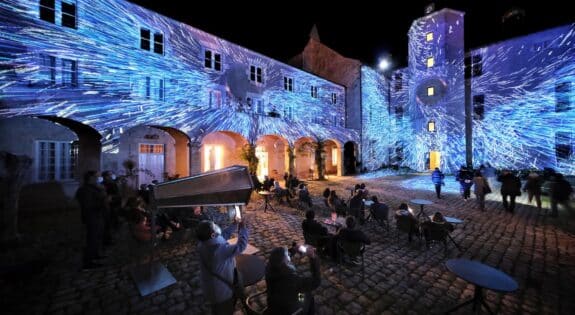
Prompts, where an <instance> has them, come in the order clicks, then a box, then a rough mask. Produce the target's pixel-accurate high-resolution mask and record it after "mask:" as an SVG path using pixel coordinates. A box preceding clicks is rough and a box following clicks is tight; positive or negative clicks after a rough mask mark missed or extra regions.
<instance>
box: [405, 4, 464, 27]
mask: <svg viewBox="0 0 575 315" xmlns="http://www.w3.org/2000/svg"><path fill="white" fill-rule="evenodd" d="M446 12H451V13H455V14H459V15H460V16H464V15H465V12H463V11H457V10H455V9H450V8H443V9H441V10H439V11H433V12H431V13H429V14H427V15H424V16H422V17H419V18H417V19H415V20H413V22H411V25H410V26H409V30H408V31H407V33H409V31H410V30H411V28H412V27H413V24H415V22H417V21H419V20H421V19H423V18H426V17H432V16H434V15H437V14H440V13H446Z"/></svg>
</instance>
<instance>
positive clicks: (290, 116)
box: [284, 105, 293, 119]
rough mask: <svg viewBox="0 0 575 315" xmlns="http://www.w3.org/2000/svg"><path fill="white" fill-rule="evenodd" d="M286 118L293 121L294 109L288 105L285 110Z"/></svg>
mask: <svg viewBox="0 0 575 315" xmlns="http://www.w3.org/2000/svg"><path fill="white" fill-rule="evenodd" d="M284 117H285V118H287V119H293V107H292V106H291V105H286V107H285V109H284Z"/></svg>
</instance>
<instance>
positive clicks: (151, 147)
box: [138, 143, 164, 187]
mask: <svg viewBox="0 0 575 315" xmlns="http://www.w3.org/2000/svg"><path fill="white" fill-rule="evenodd" d="M138 168H139V169H140V170H142V171H141V172H139V173H138V187H139V186H141V185H142V184H146V185H148V184H151V183H152V181H153V180H157V181H159V182H162V181H163V180H164V145H163V144H148V143H140V150H139V154H138Z"/></svg>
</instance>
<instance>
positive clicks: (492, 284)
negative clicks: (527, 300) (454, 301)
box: [445, 258, 518, 314]
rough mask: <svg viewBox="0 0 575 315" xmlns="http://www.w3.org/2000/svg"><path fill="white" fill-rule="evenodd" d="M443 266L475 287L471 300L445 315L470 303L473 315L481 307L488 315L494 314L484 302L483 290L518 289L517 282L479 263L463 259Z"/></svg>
mask: <svg viewBox="0 0 575 315" xmlns="http://www.w3.org/2000/svg"><path fill="white" fill-rule="evenodd" d="M445 266H447V269H449V271H451V272H453V273H454V274H456V275H457V276H458V277H459V278H461V279H463V280H465V281H467V282H469V283H471V284H473V285H474V286H475V292H474V294H473V298H471V299H469V300H468V301H465V302H463V303H461V304H459V305H457V306H455V307H453V308H451V309H450V310H448V311H446V312H445V313H446V314H448V313H451V312H453V311H455V310H457V309H459V308H461V307H463V306H465V305H467V304H470V303H473V312H474V313H479V312H480V311H481V307H482V306H483V307H485V309H486V310H487V311H488V312H489V314H495V313H493V311H491V309H490V308H489V305H487V303H486V302H485V299H484V297H483V289H484V288H485V289H489V290H494V291H499V292H513V291H515V290H517V287H518V285H517V282H516V281H515V280H514V279H513V278H511V277H510V276H509V275H507V274H506V273H504V272H503V271H501V270H498V269H495V268H493V267H491V266H488V265H485V264H483V263H481V262H479V261H475V260H469V259H464V258H459V259H450V260H448V261H447V262H446V263H445Z"/></svg>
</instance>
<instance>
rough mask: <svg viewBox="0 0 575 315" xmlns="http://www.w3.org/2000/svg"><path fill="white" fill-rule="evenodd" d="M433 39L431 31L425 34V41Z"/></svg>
mask: <svg viewBox="0 0 575 315" xmlns="http://www.w3.org/2000/svg"><path fill="white" fill-rule="evenodd" d="M432 40H433V33H427V34H425V41H428V42H430V41H432Z"/></svg>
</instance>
